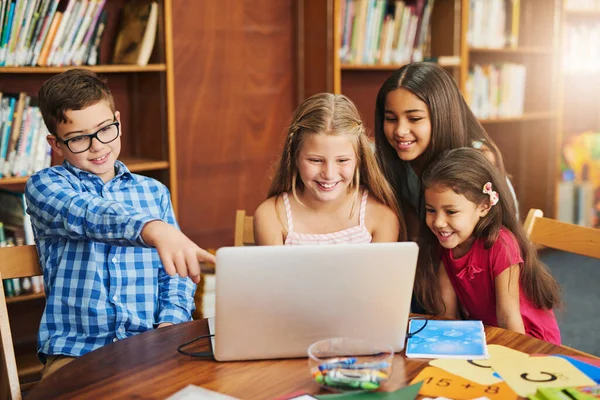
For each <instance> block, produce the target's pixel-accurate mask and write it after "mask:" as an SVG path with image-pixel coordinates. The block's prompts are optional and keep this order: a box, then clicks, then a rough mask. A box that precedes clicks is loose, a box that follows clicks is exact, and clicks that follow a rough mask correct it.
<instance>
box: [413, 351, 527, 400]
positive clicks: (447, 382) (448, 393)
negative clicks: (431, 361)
mask: <svg viewBox="0 0 600 400" xmlns="http://www.w3.org/2000/svg"><path fill="white" fill-rule="evenodd" d="M478 361H481V360H478ZM420 381H423V386H421V390H419V394H420V395H422V396H429V397H438V396H443V397H449V398H451V399H457V400H469V399H474V398H478V397H482V396H485V397H487V398H488V399H490V400H516V399H517V394H516V393H515V392H514V391H513V390H512V389H511V388H510V387H508V385H507V384H506V383H505V382H500V383H496V384H493V385H480V384H478V383H475V382H473V381H469V380H467V379H465V378H462V377H460V376H458V375H454V374H451V373H449V372H447V371H445V370H443V369H440V368H437V367H425V368H423V370H421V372H419V375H417V377H416V378H415V379H413V381H412V382H411V384H413V383H417V382H420Z"/></svg>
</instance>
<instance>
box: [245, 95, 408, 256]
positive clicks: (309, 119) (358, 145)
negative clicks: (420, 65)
mask: <svg viewBox="0 0 600 400" xmlns="http://www.w3.org/2000/svg"><path fill="white" fill-rule="evenodd" d="M404 236H405V229H404V224H403V220H402V219H401V216H400V212H399V210H398V206H397V203H396V199H395V197H394V194H393V191H392V189H391V187H390V185H389V184H388V183H387V182H386V180H385V178H384V177H383V174H382V173H381V171H380V169H379V167H378V165H377V161H376V159H375V155H374V154H373V151H372V150H371V147H370V145H369V140H368V138H367V135H366V131H365V127H364V125H363V123H362V121H361V119H360V116H359V113H358V111H357V109H356V107H355V106H354V104H353V103H352V101H350V99H348V98H347V97H346V96H344V95H334V94H330V93H321V94H316V95H314V96H312V97H310V98H308V99H306V100H305V101H304V102H303V103H302V104H300V106H299V107H298V108H297V109H296V111H295V112H294V115H293V117H292V122H291V125H290V127H289V129H288V132H287V137H286V140H285V145H284V148H283V153H282V155H281V160H280V162H279V165H278V167H277V170H276V172H275V176H274V178H273V181H272V184H271V188H270V189H269V193H268V199H267V200H266V201H265V202H263V203H262V204H261V205H260V206H259V207H258V209H257V210H256V212H255V214H254V237H255V240H256V243H257V244H259V245H278V244H279V245H281V244H336V243H369V242H394V241H398V240H399V239H403V238H404Z"/></svg>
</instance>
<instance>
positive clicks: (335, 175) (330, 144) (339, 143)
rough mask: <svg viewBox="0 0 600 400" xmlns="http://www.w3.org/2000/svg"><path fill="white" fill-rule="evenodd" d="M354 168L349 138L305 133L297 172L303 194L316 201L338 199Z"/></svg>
mask: <svg viewBox="0 0 600 400" xmlns="http://www.w3.org/2000/svg"><path fill="white" fill-rule="evenodd" d="M355 170H356V154H355V149H354V142H353V139H352V138H351V137H348V136H343V135H342V136H338V135H328V134H325V133H318V134H312V135H309V136H308V137H307V138H306V139H305V140H304V142H303V143H302V147H301V149H300V153H299V157H298V173H299V175H300V179H301V180H302V183H303V184H304V188H305V189H304V193H303V197H305V196H308V197H310V198H312V199H314V200H317V201H331V200H336V199H338V198H339V197H340V196H342V195H343V194H346V193H347V189H348V187H349V186H350V185H351V184H352V181H353V179H354V173H355ZM305 200H307V199H305Z"/></svg>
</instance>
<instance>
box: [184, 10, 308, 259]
mask: <svg viewBox="0 0 600 400" xmlns="http://www.w3.org/2000/svg"><path fill="white" fill-rule="evenodd" d="M295 3H296V2H295V1H294V0H281V1H276V2H274V1H267V0H264V1H256V0H243V1H242V0H221V1H213V0H202V1H200V0H195V1H193V2H192V1H186V0H173V39H174V40H173V41H174V51H173V53H174V54H173V55H174V60H175V105H176V121H177V137H176V141H177V167H178V187H179V196H178V201H179V215H178V219H179V224H180V226H181V229H182V231H183V232H184V233H186V234H187V235H189V236H190V238H191V239H192V240H194V241H195V242H196V243H198V244H199V245H201V246H202V247H205V248H211V247H212V248H217V247H221V246H226V245H233V228H234V222H235V210H236V209H237V208H240V209H241V208H244V209H246V210H248V212H249V213H250V214H253V212H254V210H255V209H256V207H258V205H259V204H260V202H262V201H263V200H264V199H265V196H266V192H267V189H268V185H269V182H270V177H271V173H272V166H273V163H274V162H275V161H276V159H277V157H278V154H279V151H280V148H281V144H282V142H283V135H284V132H285V128H286V126H287V124H288V123H289V118H290V116H291V114H292V112H293V110H294V108H295V105H296V89H295V81H296V79H295V54H296V47H295V32H294V29H295V28H294V25H295V22H294V21H295V8H294V7H295Z"/></svg>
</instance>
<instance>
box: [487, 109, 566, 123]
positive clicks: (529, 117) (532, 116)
mask: <svg viewBox="0 0 600 400" xmlns="http://www.w3.org/2000/svg"><path fill="white" fill-rule="evenodd" d="M553 118H556V114H555V113H553V112H536V113H527V114H523V115H521V116H518V117H507V118H492V119H480V120H479V122H480V123H482V124H501V123H504V122H524V121H535V120H543V119H553Z"/></svg>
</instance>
